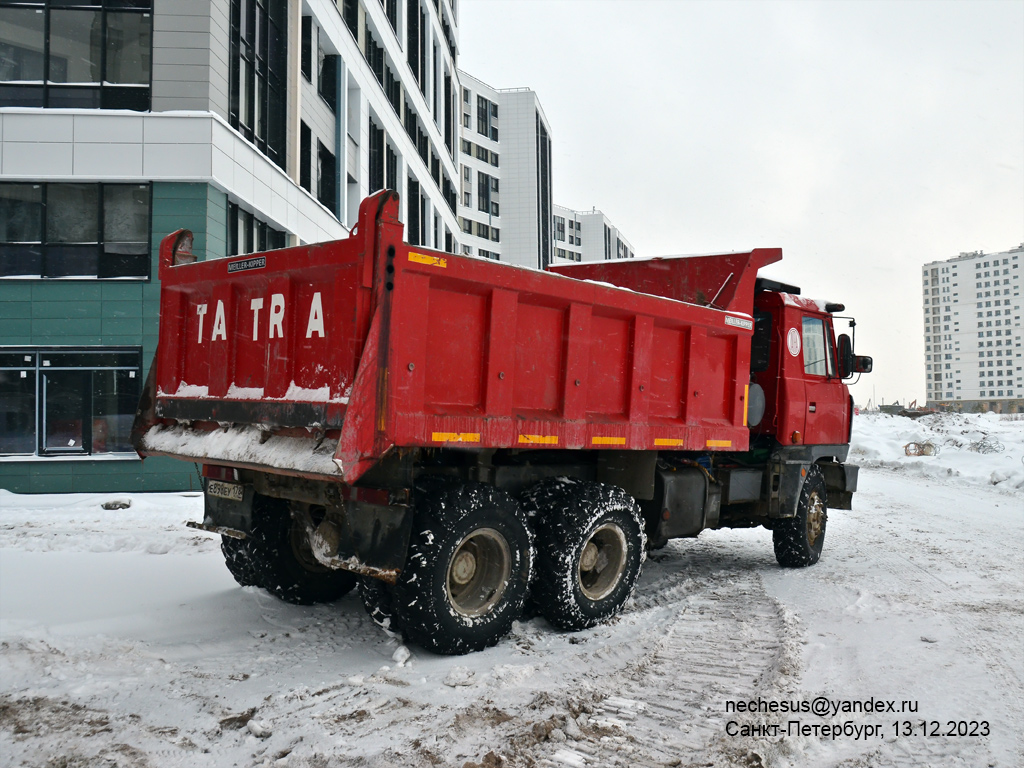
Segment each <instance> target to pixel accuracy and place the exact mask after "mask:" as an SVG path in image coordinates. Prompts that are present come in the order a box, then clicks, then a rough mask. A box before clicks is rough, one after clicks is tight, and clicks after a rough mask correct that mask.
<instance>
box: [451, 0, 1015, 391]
mask: <svg viewBox="0 0 1024 768" xmlns="http://www.w3.org/2000/svg"><path fill="white" fill-rule="evenodd" d="M460 8H461V18H460V32H459V38H460V59H459V66H460V68H461V69H463V70H464V71H466V72H469V73H470V74H472V75H474V76H475V77H478V78H479V79H481V80H483V81H484V82H486V83H488V84H490V85H492V86H493V87H496V88H511V87H519V86H526V87H529V88H532V89H533V90H534V91H536V92H537V94H538V96H539V98H540V101H541V104H542V105H543V107H544V111H545V113H546V114H547V116H548V120H549V122H550V123H551V133H552V140H553V152H554V159H553V179H554V199H555V202H556V203H558V204H560V205H566V206H569V207H570V208H576V209H579V210H584V209H586V210H589V209H590V208H591V207H592V206H596V207H597V208H598V209H600V210H602V211H604V212H605V214H606V215H607V216H608V217H609V218H610V219H611V220H612V221H613V222H614V223H615V224H616V226H618V227H619V228H620V229H621V230H622V231H623V234H624V235H625V236H626V237H627V238H628V239H629V240H630V241H632V243H633V245H634V246H635V248H636V252H637V254H638V255H640V256H657V255H665V254H673V253H702V252H705V253H707V252H716V251H723V252H724V251H729V250H740V249H749V248H753V247H775V246H777V247H781V248H782V249H783V255H784V259H783V261H782V262H781V263H780V264H778V265H775V266H773V267H772V268H771V269H770V271H769V272H767V274H768V275H769V276H771V277H774V278H776V279H780V280H784V281H786V282H789V283H792V284H796V285H799V286H800V287H801V288H802V289H803V293H804V295H806V296H810V297H812V298H822V299H830V300H834V301H841V302H844V303H845V304H846V307H847V310H848V312H849V313H852V314H854V315H856V317H857V319H858V326H857V348H858V349H857V351H858V352H859V353H860V354H870V355H873V356H874V358H875V373H873V374H871V375H868V376H864V377H862V380H861V383H860V384H858V385H857V386H856V387H855V388H854V397H855V398H856V400H857V402H858V403H861V404H866V402H867V400H868V399H869V398H870V397H872V391H873V390H874V392H875V397H876V398H877V400H878V401H883V400H884V402H886V403H889V402H892V401H894V400H897V399H898V400H899V401H900V402H905V400H908V399H909V400H912V399H914V398H917V399H919V400H920V401H922V402H923V400H924V334H923V322H922V312H921V265H922V264H925V263H927V262H930V261H935V260H939V259H947V258H950V257H953V256H956V255H958V254H959V253H960V252H961V251H975V250H983V251H985V252H986V253H988V252H993V251H1005V250H1009V249H1010V248H1013V247H1016V246H1018V245H1020V244H1021V242H1024V0H999V1H998V2H979V1H978V0H974V1H973V2H864V1H863V0H858V2H850V3H845V2H809V1H808V2H792V3H791V2H777V3H771V2H694V1H685V0H661V1H660V2H657V1H651V0H461V2H460Z"/></svg>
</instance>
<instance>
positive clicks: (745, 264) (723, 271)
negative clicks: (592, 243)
mask: <svg viewBox="0 0 1024 768" xmlns="http://www.w3.org/2000/svg"><path fill="white" fill-rule="evenodd" d="M781 259H782V249H781V248H755V249H754V250H752V251H747V252H744V253H728V254H722V255H718V256H689V257H685V258H684V257H679V256H674V257H665V258H660V259H659V258H656V259H620V260H617V261H597V262H588V263H584V264H561V265H558V266H552V267H548V270H549V271H550V272H554V273H556V274H560V275H565V276H567V277H574V278H576V279H578V280H596V281H600V282H603V283H611V284H612V285H618V286H620V287H622V288H628V289H630V290H631V291H637V292H639V293H647V294H650V295H652V296H665V297H667V298H670V299H677V300H678V301H685V302H688V303H690V304H698V305H701V306H704V305H713V306H715V307H718V308H720V309H726V310H729V311H735V312H746V313H749V312H750V307H751V306H752V304H753V302H754V281H755V279H756V278H757V271H758V270H759V269H760V268H761V267H764V266H767V265H768V264H773V263H775V262H776V261H780V260H781Z"/></svg>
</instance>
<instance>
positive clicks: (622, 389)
mask: <svg viewBox="0 0 1024 768" xmlns="http://www.w3.org/2000/svg"><path fill="white" fill-rule="evenodd" d="M630 325H631V324H630V322H629V320H626V319H623V318H620V317H606V316H602V315H596V314H595V315H594V317H593V319H592V320H591V331H590V377H589V381H588V385H587V415H588V416H590V417H592V418H598V419H608V418H611V419H625V416H626V408H627V406H628V404H629V400H628V397H627V392H626V388H627V386H628V385H629V373H630V346H631V345H630V342H631V341H632V338H631V337H632V332H631V331H632V329H631V327H630Z"/></svg>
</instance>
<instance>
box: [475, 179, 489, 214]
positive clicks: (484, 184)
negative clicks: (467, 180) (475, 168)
mask: <svg viewBox="0 0 1024 768" xmlns="http://www.w3.org/2000/svg"><path fill="white" fill-rule="evenodd" d="M476 183H477V193H476V197H477V208H478V209H479V210H481V211H483V212H485V213H490V211H491V177H490V176H488V175H487V174H486V173H479V172H478V173H477V175H476Z"/></svg>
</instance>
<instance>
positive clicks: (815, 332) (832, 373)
mask: <svg viewBox="0 0 1024 768" xmlns="http://www.w3.org/2000/svg"><path fill="white" fill-rule="evenodd" d="M802 326H803V327H802V334H801V335H802V336H803V362H804V395H805V408H806V411H805V417H804V439H803V442H804V443H806V444H809V445H822V444H831V443H844V442H846V422H847V413H846V411H847V409H848V408H849V403H848V398H847V396H846V392H845V389H844V387H843V385H842V380H841V379H840V378H839V374H838V372H837V368H836V352H835V345H834V342H833V339H832V324H831V322H830V321H829V320H827V319H826V318H824V317H816V316H813V315H804V316H803V318H802Z"/></svg>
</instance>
